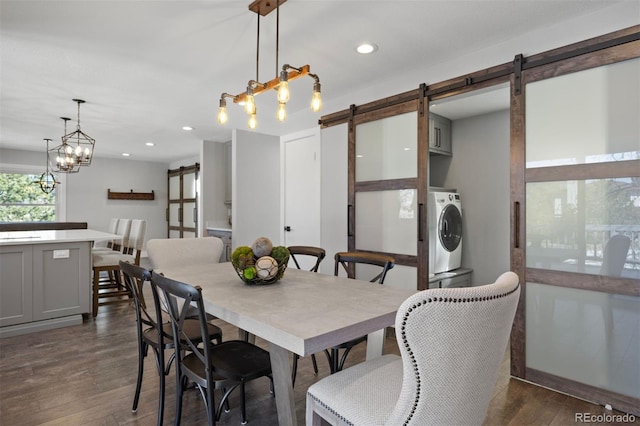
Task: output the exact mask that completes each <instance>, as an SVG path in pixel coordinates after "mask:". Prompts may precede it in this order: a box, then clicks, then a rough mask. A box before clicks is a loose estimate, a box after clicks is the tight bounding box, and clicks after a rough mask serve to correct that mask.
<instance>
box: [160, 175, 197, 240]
mask: <svg viewBox="0 0 640 426" xmlns="http://www.w3.org/2000/svg"><path fill="white" fill-rule="evenodd" d="M199 171H200V164H198V163H195V164H194V165H192V166H188V167H180V168H179V169H174V170H169V172H168V175H169V205H168V207H167V236H168V237H169V238H195V237H197V236H198V172H199Z"/></svg>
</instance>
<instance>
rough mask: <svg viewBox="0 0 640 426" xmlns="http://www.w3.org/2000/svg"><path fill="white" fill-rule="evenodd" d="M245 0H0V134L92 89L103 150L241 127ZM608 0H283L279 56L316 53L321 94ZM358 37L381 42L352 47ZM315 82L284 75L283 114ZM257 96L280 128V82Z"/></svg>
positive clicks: (182, 145)
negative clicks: (220, 112) (222, 111)
mask: <svg viewBox="0 0 640 426" xmlns="http://www.w3.org/2000/svg"><path fill="white" fill-rule="evenodd" d="M249 3H250V1H242V0H200V1H189V0H173V1H172V0H139V1H124V0H123V1H99V0H83V1H74V0H67V1H61V0H43V1H34V0H1V1H0V36H1V38H0V41H1V69H0V71H1V73H0V108H1V110H0V112H1V119H0V126H1V127H0V146H2V147H6V148H17V149H25V150H34V151H39V150H44V146H45V145H44V142H43V138H51V139H53V140H54V141H58V142H59V140H60V139H59V138H60V136H61V135H62V134H63V122H62V120H60V118H59V117H61V116H67V117H71V118H72V119H73V120H72V121H71V122H69V129H70V130H73V129H74V128H75V118H76V115H77V106H76V104H75V103H74V102H73V101H72V99H73V98H80V99H84V100H85V101H86V104H84V105H83V106H82V108H81V116H80V118H81V124H82V130H83V131H84V132H86V133H87V134H89V135H90V136H92V137H94V138H95V139H96V141H97V142H96V150H95V154H96V156H98V157H119V156H120V155H121V153H122V152H129V153H131V157H130V158H132V159H138V160H149V161H162V162H170V161H174V160H177V159H182V158H185V157H189V156H193V155H197V154H198V152H199V146H200V141H202V140H212V141H219V142H224V141H228V140H230V139H231V129H233V128H241V129H246V115H245V114H244V113H243V112H242V110H241V108H240V107H238V106H235V105H233V104H232V103H231V102H229V108H228V110H229V115H230V123H228V124H227V125H226V126H224V127H223V126H220V125H219V124H218V123H217V121H216V113H217V108H218V100H219V98H220V94H221V93H222V92H230V93H233V94H237V93H239V92H241V91H243V90H244V88H245V87H246V85H247V81H248V80H250V79H254V78H255V65H256V15H255V14H254V13H252V12H250V11H248V5H249ZM614 3H620V1H612V0H604V1H598V0H592V1H572V0H549V1H539V0H517V1H516V0H503V1H496V0H470V1H462V0H461V1H450V0H448V1H435V0H423V1H418V0H416V1H385V0H351V1H344V0H342V1H337V0H289V1H287V2H286V3H285V4H283V5H282V6H281V10H280V55H279V58H280V65H282V64H283V63H289V64H291V65H294V66H301V65H303V64H310V65H311V72H313V73H316V74H318V76H319V77H320V80H321V83H322V94H323V100H324V103H325V105H327V104H330V103H331V100H332V99H337V98H341V97H344V94H348V93H350V92H355V91H358V90H362V89H363V88H366V87H367V86H369V85H371V84H372V82H377V81H378V82H379V81H383V80H387V81H389V80H392V79H393V78H394V75H395V74H397V71H398V70H401V69H410V68H414V69H415V68H418V67H425V68H426V67H427V66H428V65H429V64H437V63H443V62H446V61H449V60H452V59H453V58H456V57H459V56H462V55H465V54H469V53H472V52H475V51H478V50H479V49H481V48H482V47H485V46H488V45H494V44H498V43H500V42H502V41H504V40H507V39H509V38H512V37H514V36H516V35H518V34H522V33H526V32H530V31H534V30H540V29H541V28H545V27H546V26H549V25H553V24H557V23H559V22H562V21H564V20H567V19H572V18H575V17H577V16H581V15H584V14H589V13H594V12H597V11H599V10H602V9H604V8H607V7H610V6H611V5H612V4H614ZM275 17H276V14H275V13H272V14H270V15H268V16H267V17H264V18H262V19H261V34H260V39H261V46H260V81H266V80H270V79H272V78H274V77H275V75H276V66H275ZM365 40H368V41H372V42H374V43H376V44H377V45H378V46H379V50H378V51H377V52H376V53H375V54H373V55H369V56H362V55H359V54H357V53H356V52H355V51H354V48H355V46H356V45H357V44H358V43H360V42H362V41H365ZM515 53H518V52H515ZM491 65H497V64H491ZM450 77H454V76H453V75H452V76H450ZM420 83H421V81H415V82H411V87H412V88H413V87H417V86H418V85H419V84H420ZM312 85H313V80H312V79H310V78H308V77H305V78H302V79H299V80H296V81H292V82H291V83H290V87H291V91H292V100H291V101H290V103H289V104H288V111H289V114H290V118H291V114H292V113H294V112H295V111H297V110H301V109H303V108H308V102H309V99H310V95H311V89H312ZM388 95H389V94H388V93H381V94H377V93H372V94H371V97H370V99H369V100H375V99H377V98H380V97H383V96H388ZM502 98H504V97H502ZM256 100H257V103H258V119H259V127H258V130H259V131H261V132H265V133H272V134H280V132H281V130H279V129H281V128H282V127H279V126H281V125H279V123H277V121H276V120H275V118H274V116H275V103H276V101H275V95H272V94H262V95H260V96H258V97H256ZM484 104H486V102H480V105H484ZM345 108H348V104H344V105H339V106H338V107H337V109H345ZM331 112H335V110H333V111H327V109H326V108H325V109H324V110H323V111H322V112H321V114H327V113H331ZM468 113H469V112H466V113H465V114H468ZM321 114H319V115H318V118H319V116H320V115H321ZM459 115H460V114H459ZM184 125H190V126H192V127H194V130H193V131H191V132H185V131H183V130H182V129H181V128H182V126H184ZM145 142H154V143H155V144H156V145H155V147H153V148H149V147H146V146H145Z"/></svg>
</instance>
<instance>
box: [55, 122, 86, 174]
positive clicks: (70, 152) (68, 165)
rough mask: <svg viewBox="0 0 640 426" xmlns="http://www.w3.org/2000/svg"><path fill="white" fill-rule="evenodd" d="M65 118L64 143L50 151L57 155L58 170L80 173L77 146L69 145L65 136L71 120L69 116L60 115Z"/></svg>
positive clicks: (60, 171)
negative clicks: (68, 122) (76, 152)
mask: <svg viewBox="0 0 640 426" xmlns="http://www.w3.org/2000/svg"><path fill="white" fill-rule="evenodd" d="M60 118H61V119H62V120H64V136H62V143H61V144H60V145H58V146H56V147H54V148H51V150H49V152H50V153H51V155H55V156H56V172H59V173H78V172H79V171H80V165H79V164H78V162H77V161H76V156H75V147H73V146H71V145H69V143H68V142H67V139H66V138H65V136H66V135H67V121H69V120H71V119H70V118H68V117H60Z"/></svg>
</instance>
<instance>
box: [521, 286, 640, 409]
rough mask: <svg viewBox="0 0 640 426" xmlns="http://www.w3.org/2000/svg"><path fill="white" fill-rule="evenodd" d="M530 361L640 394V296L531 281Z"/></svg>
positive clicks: (552, 370)
mask: <svg viewBox="0 0 640 426" xmlns="http://www.w3.org/2000/svg"><path fill="white" fill-rule="evenodd" d="M526 300H527V307H526V309H527V323H526V327H527V330H526V333H527V345H526V348H527V351H526V359H527V366H528V367H529V368H533V369H536V370H539V371H545V372H548V373H551V374H553V375H555V376H559V377H564V378H567V379H570V380H574V381H577V382H581V383H585V384H587V385H591V386H595V387H598V388H603V389H607V390H610V391H613V392H617V393H620V394H623V395H628V396H633V397H635V398H640V342H639V341H638V336H639V334H640V298H638V297H633V296H624V295H616V294H608V293H602V292H598V291H586V290H576V289H570V288H565V287H557V286H551V285H544V284H536V283H531V282H528V283H527V295H526Z"/></svg>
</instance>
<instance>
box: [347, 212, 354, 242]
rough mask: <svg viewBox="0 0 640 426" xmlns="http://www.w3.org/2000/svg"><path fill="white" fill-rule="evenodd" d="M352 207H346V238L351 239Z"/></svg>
mask: <svg viewBox="0 0 640 426" xmlns="http://www.w3.org/2000/svg"><path fill="white" fill-rule="evenodd" d="M353 234H354V232H353V205H352V204H349V205H348V206H347V236H349V237H353Z"/></svg>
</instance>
